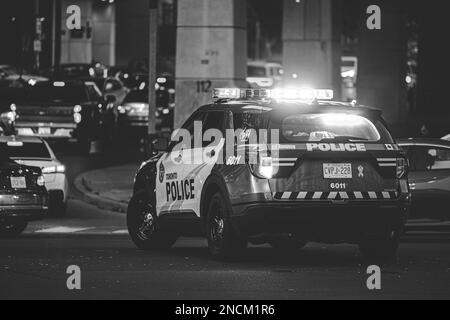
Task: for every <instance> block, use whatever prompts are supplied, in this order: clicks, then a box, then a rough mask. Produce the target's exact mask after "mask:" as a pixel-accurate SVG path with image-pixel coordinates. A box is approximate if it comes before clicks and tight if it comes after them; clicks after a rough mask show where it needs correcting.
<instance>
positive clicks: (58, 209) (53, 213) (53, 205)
mask: <svg viewBox="0 0 450 320" xmlns="http://www.w3.org/2000/svg"><path fill="white" fill-rule="evenodd" d="M66 212H67V202H65V201H64V193H63V192H62V191H50V192H49V203H48V214H49V216H50V217H53V218H62V217H65V216H66Z"/></svg>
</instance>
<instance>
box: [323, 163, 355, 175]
mask: <svg viewBox="0 0 450 320" xmlns="http://www.w3.org/2000/svg"><path fill="white" fill-rule="evenodd" d="M323 177H324V178H325V179H351V178H352V165H351V164H350V163H324V164H323Z"/></svg>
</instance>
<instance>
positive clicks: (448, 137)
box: [441, 134, 450, 141]
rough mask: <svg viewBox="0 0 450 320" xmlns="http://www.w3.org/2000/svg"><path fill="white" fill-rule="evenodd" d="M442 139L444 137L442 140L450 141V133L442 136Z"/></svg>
mask: <svg viewBox="0 0 450 320" xmlns="http://www.w3.org/2000/svg"><path fill="white" fill-rule="evenodd" d="M441 139H442V140H445V141H450V134H448V135H446V136H444V137H442V138H441Z"/></svg>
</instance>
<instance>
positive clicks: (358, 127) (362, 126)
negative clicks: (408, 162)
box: [272, 113, 392, 142]
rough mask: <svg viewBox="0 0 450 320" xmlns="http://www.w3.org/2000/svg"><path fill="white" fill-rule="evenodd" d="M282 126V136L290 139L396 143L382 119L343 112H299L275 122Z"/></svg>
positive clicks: (275, 124)
mask: <svg viewBox="0 0 450 320" xmlns="http://www.w3.org/2000/svg"><path fill="white" fill-rule="evenodd" d="M272 127H274V128H277V129H280V137H282V138H283V139H284V140H286V141H289V142H311V141H314V142H318V141H341V140H342V141H368V142H378V141H381V140H383V141H385V142H392V138H391V137H390V134H389V132H388V131H387V129H386V128H385V127H384V126H383V124H382V123H381V122H380V121H378V120H377V121H372V120H370V119H368V118H365V117H363V116H360V115H355V114H343V113H340V114H339V113H336V114H333V113H316V114H314V113H313V114H296V115H290V116H286V117H284V118H282V120H281V123H272Z"/></svg>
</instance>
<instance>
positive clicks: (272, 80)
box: [246, 61, 284, 88]
mask: <svg viewBox="0 0 450 320" xmlns="http://www.w3.org/2000/svg"><path fill="white" fill-rule="evenodd" d="M283 74H284V70H283V66H282V65H281V64H279V63H275V62H265V61H249V62H248V65H247V79H246V80H247V82H248V83H249V84H250V85H251V86H252V87H253V88H272V87H274V86H276V85H277V84H278V83H279V82H281V81H282V79H283Z"/></svg>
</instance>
